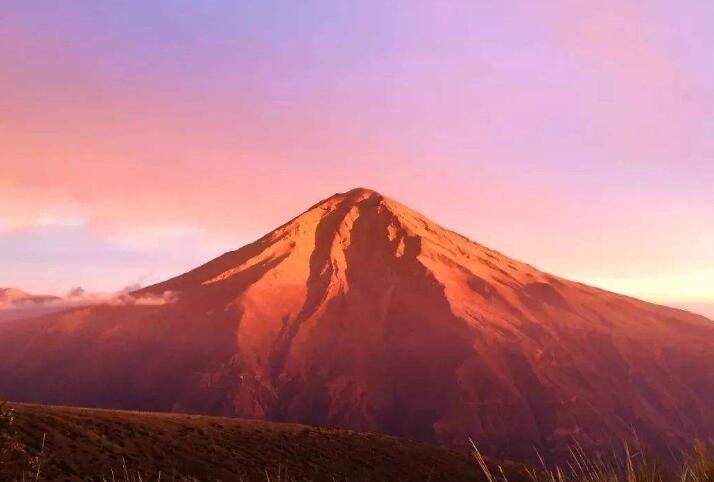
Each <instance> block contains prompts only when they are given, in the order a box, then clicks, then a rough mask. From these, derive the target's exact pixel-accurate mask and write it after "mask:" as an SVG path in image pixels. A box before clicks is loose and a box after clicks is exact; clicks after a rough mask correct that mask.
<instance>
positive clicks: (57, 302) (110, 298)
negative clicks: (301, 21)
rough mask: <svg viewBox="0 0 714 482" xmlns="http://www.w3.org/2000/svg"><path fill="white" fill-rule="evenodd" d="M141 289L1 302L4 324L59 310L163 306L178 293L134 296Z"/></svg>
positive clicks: (76, 290) (79, 291) (81, 291)
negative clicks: (89, 307) (97, 306)
mask: <svg viewBox="0 0 714 482" xmlns="http://www.w3.org/2000/svg"><path fill="white" fill-rule="evenodd" d="M138 288H139V287H138V286H131V287H126V288H125V289H122V290H121V291H119V292H117V293H88V292H86V291H85V290H84V289H82V288H80V287H77V288H72V290H70V292H69V293H68V294H67V296H66V297H64V298H51V297H45V298H28V299H21V300H13V301H0V322H2V321H8V320H16V319H21V318H29V317H34V316H40V315H45V314H48V313H53V312H56V311H61V310H65V309H69V308H76V307H80V306H93V305H110V306H161V305H166V304H169V303H174V302H175V301H176V300H177V296H176V294H175V293H173V292H171V291H165V292H164V293H162V294H157V295H154V294H145V295H141V296H136V295H132V294H131V292H133V291H136V290H137V289H138Z"/></svg>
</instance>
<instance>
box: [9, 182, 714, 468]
mask: <svg viewBox="0 0 714 482" xmlns="http://www.w3.org/2000/svg"><path fill="white" fill-rule="evenodd" d="M145 299H149V300H166V302H162V303H143V302H141V300H145ZM0 397H2V398H9V399H13V400H17V401H28V402H40V403H52V404H69V405H83V406H92V407H108V408H109V407H111V408H126V409H140V410H151V411H176V412H189V413H203V414H212V415H230V416H240V417H248V418H258V419H269V420H275V421H294V422H301V423H306V424H311V425H320V426H336V427H347V428H351V429H356V430H361V431H376V432H385V433H389V434H393V435H399V436H405V437H410V438H414V439H418V440H422V441H430V442H435V443H439V444H444V445H461V444H464V443H465V442H466V441H467V440H468V438H469V437H471V438H472V439H473V440H474V441H475V442H476V443H477V444H478V445H479V447H480V448H481V449H482V450H483V451H484V452H486V453H488V454H490V455H494V456H501V457H509V458H513V459H519V460H532V459H533V458H534V457H535V456H536V451H535V450H538V451H539V452H540V453H541V454H543V455H544V456H546V457H550V458H552V459H557V458H560V457H562V456H563V455H564V454H565V453H566V452H567V450H568V447H569V446H570V445H572V444H573V443H574V442H578V443H579V444H581V445H582V446H583V447H584V448H586V449H608V448H610V447H611V446H613V445H614V444H621V443H622V441H623V440H624V441H633V440H635V439H637V440H639V443H641V444H642V445H644V446H645V448H647V449H649V450H652V451H655V452H660V453H665V454H669V453H670V451H671V450H677V449H680V448H685V447H688V446H689V445H690V444H691V443H692V441H693V440H694V439H696V438H709V437H712V436H714V410H712V407H714V322H712V321H710V320H708V319H706V318H704V317H701V316H697V315H694V314H690V313H688V312H685V311H680V310H676V309H672V308H667V307H662V306H657V305H653V304H650V303H646V302H642V301H638V300H636V299H633V298H629V297H625V296H621V295H618V294H615V293H610V292H606V291H603V290H600V289H596V288H592V287H589V286H585V285H583V284H580V283H576V282H572V281H568V280H565V279H562V278H559V277H557V276H553V275H549V274H546V273H543V272H541V271H539V270H537V269H535V268H533V267H532V266H529V265H527V264H524V263H521V262H518V261H515V260H513V259H510V258H508V257H506V256H504V255H502V254H500V253H498V252H496V251H493V250H491V249H489V248H486V247H484V246H481V245H479V244H477V243H474V242H472V241H470V240H468V239H466V238H464V237H463V236H460V235H458V234H456V233H454V232H452V231H449V230H447V229H444V228H442V227H440V226H439V225H438V224H436V223H434V222H432V221H430V220H428V219H426V218H425V217H424V216H422V215H420V214H419V213H417V212H415V211H413V210H411V209H409V208H407V207H405V206H403V205H402V204H400V203H398V202H396V201H393V200H391V199H389V198H387V197H385V196H382V195H381V194H379V193H377V192H374V191H371V190H368V189H355V190H352V191H349V192H347V193H341V194H336V195H334V196H332V197H330V198H328V199H326V200H324V201H322V202H320V203H318V204H316V205H314V206H313V207H311V208H310V209H308V210H307V211H305V212H304V213H303V214H301V215H299V216H298V217H296V218H295V219H293V220H291V221H289V222H288V223H286V224H285V225H283V226H281V227H279V228H278V229H276V230H274V231H272V232H271V233H269V234H267V235H265V236H264V237H262V238H261V239H259V240H258V241H256V242H254V243H252V244H250V245H247V246H245V247H243V248H241V249H238V250H237V251H232V252H229V253H226V254H223V255H222V256H220V257H218V258H216V259H214V260H213V261H210V262H208V263H206V264H204V265H203V266H200V267H198V268H196V269H194V270H192V271H190V272H188V273H185V274H183V275H180V276H178V277H176V278H173V279H170V280H168V281H165V282H162V283H159V284H156V285H153V286H150V287H147V288H145V289H142V290H139V291H136V292H133V293H131V296H129V297H123V298H122V299H121V300H118V301H117V302H116V303H108V304H104V305H98V306H87V307H81V308H74V309H70V310H67V311H63V312H61V313H53V314H51V315H47V316H42V317H38V318H33V319H29V320H21V321H13V322H8V323H4V324H3V325H0Z"/></svg>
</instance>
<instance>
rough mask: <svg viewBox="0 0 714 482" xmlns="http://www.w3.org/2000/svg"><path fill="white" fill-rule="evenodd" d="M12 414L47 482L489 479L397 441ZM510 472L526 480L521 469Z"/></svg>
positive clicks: (118, 416) (185, 419) (179, 421)
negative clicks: (125, 477) (127, 477)
mask: <svg viewBox="0 0 714 482" xmlns="http://www.w3.org/2000/svg"><path fill="white" fill-rule="evenodd" d="M12 408H14V409H15V410H16V412H15V423H14V425H13V429H14V430H13V432H14V436H15V438H16V439H17V440H18V441H19V442H20V443H21V444H22V447H23V448H24V449H25V451H26V453H27V455H29V456H36V455H39V454H40V452H41V447H42V443H43V439H44V452H43V453H42V455H41V460H42V466H41V478H40V480H63V481H68V482H69V481H84V480H100V478H102V477H104V478H105V479H106V480H112V478H111V475H110V474H111V473H112V471H113V472H114V474H116V475H117V476H119V477H121V474H123V465H124V464H126V466H127V470H129V471H130V472H131V475H134V474H135V473H137V472H138V473H139V474H141V475H142V477H143V478H144V480H157V478H158V474H159V472H161V474H162V475H163V477H161V478H160V479H161V480H173V477H172V476H173V474H178V475H181V476H184V477H196V478H197V479H198V480H206V481H208V480H223V481H238V480H241V481H262V482H265V481H266V480H291V481H293V480H294V481H301V480H310V481H319V480H324V481H335V480H344V481H349V480H354V481H363V480H404V481H408V480H415V481H416V480H425V478H427V477H428V478H429V480H433V481H437V480H444V481H446V480H463V481H474V482H476V481H481V480H485V478H484V477H483V476H482V474H481V471H480V469H479V468H478V466H477V464H476V462H475V461H474V460H473V458H472V457H470V456H469V455H468V454H467V453H461V452H456V451H452V450H447V449H443V448H439V447H435V446H430V445H427V444H422V443H418V442H414V441H411V440H405V439H399V438H396V437H390V436H388V435H381V434H373V433H359V432H353V431H350V430H338V429H320V428H316V427H308V426H305V425H295V424H280V423H272V422H264V421H252V420H240V419H235V418H218V417H205V416H188V415H177V414H156V413H136V412H118V411H108V410H88V409H78V408H67V407H47V406H39V405H20V404H13V405H12ZM28 468H29V466H22V465H21V466H20V467H17V466H14V467H6V466H4V465H3V464H2V463H0V479H1V480H15V478H18V480H20V479H21V477H20V475H21V471H22V470H27V469H28ZM506 470H507V472H508V474H509V479H510V480H519V477H518V473H519V469H518V467H516V466H509V467H506ZM34 475H35V474H34V473H33V474H32V476H31V477H28V474H26V477H27V478H31V479H32V480H34V479H35V477H34ZM134 478H136V477H134ZM521 478H522V479H525V477H521ZM101 480H104V479H101ZM137 480H138V479H137ZM181 480H183V479H181ZM192 480H193V479H192Z"/></svg>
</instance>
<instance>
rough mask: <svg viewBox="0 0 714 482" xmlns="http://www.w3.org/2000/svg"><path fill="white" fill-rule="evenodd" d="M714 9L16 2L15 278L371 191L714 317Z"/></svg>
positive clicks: (251, 230) (253, 228) (0, 165)
mask: <svg viewBox="0 0 714 482" xmlns="http://www.w3.org/2000/svg"><path fill="white" fill-rule="evenodd" d="M712 18H714V3H712V2H709V1H691V0H690V1H677V2H675V1H651V0H650V1H646V2H645V1H622V0H620V1H617V2H608V1H603V2H585V1H582V2H579V1H547V2H546V1H520V2H519V1H502V0H501V1H495V0H494V1H468V2H466V1H464V2H425V1H409V2H406V1H405V2H399V1H395V2H383V1H379V2H377V1H359V2H338V1H319V2H318V1H306V2H269V1H266V2H236V1H224V2H220V1H213V2H187V1H171V2H169V1H153V2H142V1H116V2H95V1H81V0H78V1H73V2H47V1H44V2H35V1H31V0H22V1H20V0H17V1H15V0H9V1H5V2H3V7H2V15H0V61H2V65H4V66H5V68H3V69H1V70H0V85H2V86H3V93H2V94H1V95H0V194H1V195H2V200H3V202H2V203H1V205H0V263H1V264H2V266H3V271H2V274H1V275H0V285H10V286H18V287H20V288H24V289H27V290H30V291H35V292H51V293H63V292H65V291H67V290H68V289H69V288H71V287H72V286H76V285H82V286H84V287H85V288H87V289H90V290H117V289H121V288H122V287H123V286H126V285H129V284H133V283H137V282H139V283H148V282H152V281H156V280H159V279H163V278H166V277H168V276H171V275H174V274H177V273H180V272H183V271H185V270H187V269H189V268H191V267H193V266H194V265H196V264H198V263H200V262H203V261H205V260H207V259H210V258H212V257H214V256H216V255H217V254H219V253H220V252H222V251H224V250H227V249H234V248H237V247H239V246H240V245H242V244H244V243H246V242H250V241H252V240H254V239H255V238H257V237H259V236H260V235H262V234H263V233H264V232H266V231H268V230H270V229H272V228H274V227H276V226H277V225H279V224H281V223H282V222H284V221H285V220H286V219H288V218H290V217H292V216H293V215H295V214H296V213H297V212H298V211H300V210H302V209H304V208H306V207H308V206H309V205H311V204H313V203H314V202H316V201H317V200H319V199H321V198H323V197H326V196H328V195H330V194H332V193H334V192H336V191H344V190H347V189H349V188H352V187H355V186H366V187H371V188H373V189H377V190H379V191H382V192H383V193H385V194H387V195H389V196H391V197H393V198H395V199H397V200H400V201H402V202H404V203H405V204H408V205H410V206H412V207H414V208H416V209H417V210H420V211H422V212H424V213H425V214H426V215H428V216H429V217H431V218H432V219H434V220H435V221H437V222H439V223H440V224H443V225H445V226H447V227H449V228H452V229H454V230H456V231H459V232H461V233H463V234H464V235H466V236H468V237H470V238H472V239H474V240H477V241H480V242H482V243H484V244H487V245H489V246H491V247H493V248H495V249H498V250H501V251H503V252H505V253H506V254H508V255H511V256H513V257H515V258H518V259H521V260H524V261H527V262H530V263H532V264H534V265H536V266H537V267H539V268H541V269H544V270H548V271H551V272H554V273H556V274H560V275H563V276H566V277H570V278H573V279H576V280H580V281H585V282H589V283H592V284H596V285H598V286H602V287H605V288H609V289H613V290H616V291H621V292H625V293H628V294H633V295H636V296H639V297H643V298H646V299H650V300H654V301H659V302H668V303H675V302H682V303H685V304H689V305H688V306H695V305H696V309H697V310H698V311H700V312H707V313H709V314H712V315H714V310H712V311H707V310H709V308H707V306H709V305H708V303H714V248H712V247H713V246H714V223H713V222H712V221H714V189H713V188H712V186H713V185H714V135H712V133H713V132H714V56H712V55H711V52H710V47H711V45H713V44H714V23H713V22H712V21H711V19H712ZM702 307H705V308H702Z"/></svg>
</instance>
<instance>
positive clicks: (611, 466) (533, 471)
mask: <svg viewBox="0 0 714 482" xmlns="http://www.w3.org/2000/svg"><path fill="white" fill-rule="evenodd" d="M471 446H472V448H473V457H474V459H475V460H476V462H477V464H478V466H479V467H480V468H481V471H482V472H483V474H484V476H485V477H486V479H487V480H488V482H509V479H508V477H507V476H506V474H505V473H504V472H503V470H502V469H501V467H500V466H496V469H494V468H493V466H492V465H491V464H489V463H487V461H486V459H485V458H484V457H483V455H482V454H481V452H480V451H479V450H478V447H476V445H475V444H474V443H473V441H471ZM570 455H571V457H570V461H568V462H567V463H566V465H565V466H563V467H560V466H555V467H552V468H549V467H548V466H546V464H545V463H544V462H543V460H542V459H541V466H540V467H533V468H528V469H526V473H527V475H528V478H529V479H530V480H531V482H714V445H712V444H710V443H704V442H697V443H696V444H695V446H694V448H693V450H692V452H691V453H690V454H688V455H687V456H686V457H685V462H684V464H683V465H682V467H681V469H680V470H679V471H677V472H674V471H672V470H670V469H668V468H667V467H666V466H665V465H664V464H660V463H658V462H657V461H656V460H654V459H652V458H651V457H648V456H647V454H645V453H643V452H641V451H632V449H631V448H630V447H629V446H628V445H627V444H624V446H623V455H622V456H620V457H618V456H616V455H614V454H613V455H612V456H611V457H608V458H604V457H602V456H595V457H591V456H588V455H586V453H585V451H584V450H583V449H582V447H581V446H580V445H578V444H577V443H576V444H574V446H573V447H572V448H571V451H570Z"/></svg>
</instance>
